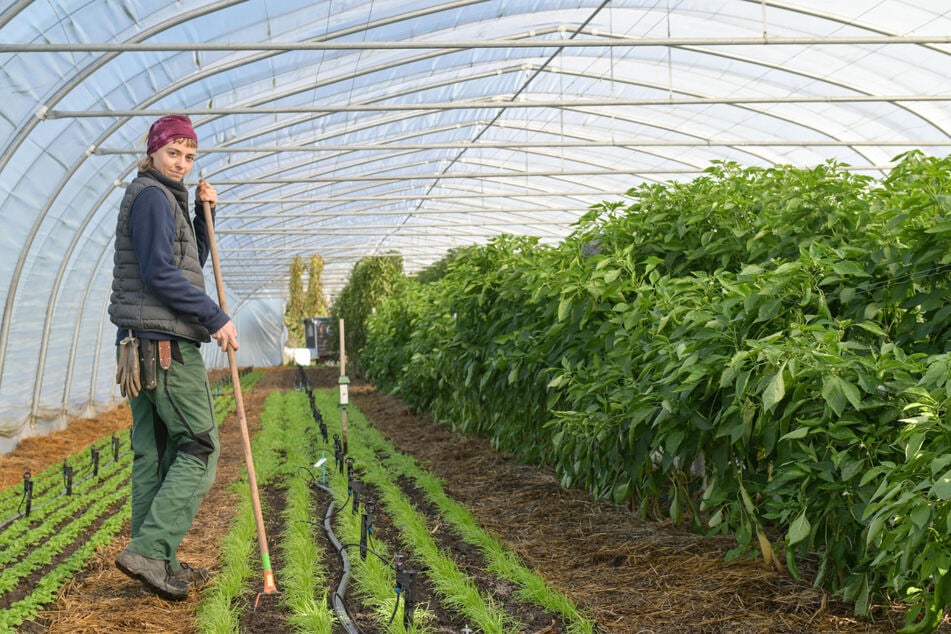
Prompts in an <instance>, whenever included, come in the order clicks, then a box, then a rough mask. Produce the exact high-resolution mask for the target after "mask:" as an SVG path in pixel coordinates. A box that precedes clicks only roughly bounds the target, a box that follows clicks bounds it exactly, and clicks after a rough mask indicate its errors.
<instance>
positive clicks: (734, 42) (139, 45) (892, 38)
mask: <svg viewBox="0 0 951 634" xmlns="http://www.w3.org/2000/svg"><path fill="white" fill-rule="evenodd" d="M525 35H527V36H529V37H531V36H532V35H533V33H532V32H528V33H525ZM886 44H951V36H946V35H867V36H854V37H735V38H711V37H670V38H638V37H611V36H609V37H606V38H604V39H601V38H599V39H594V38H591V39H571V40H568V39H565V40H539V39H517V40H516V39H511V40H508V39H501V40H378V41H359V42H354V41H319V42H313V41H312V42H129V43H115V44H107V43H87V44H80V43H46V44H26V45H24V44H0V53H150V52H188V53H192V52H195V51H198V52H202V51H209V52H220V51H224V52H229V51H295V52H296V51H346V50H349V51H372V50H418V49H426V50H469V49H483V48H617V47H622V48H625V47H644V46H652V47H657V46H661V47H669V46H672V47H694V46H861V45H872V46H879V45H886Z"/></svg>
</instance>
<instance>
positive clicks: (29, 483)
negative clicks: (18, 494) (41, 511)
mask: <svg viewBox="0 0 951 634" xmlns="http://www.w3.org/2000/svg"><path fill="white" fill-rule="evenodd" d="M23 501H24V502H26V508H25V509H24V510H23V515H25V516H26V517H29V516H30V510H32V508H33V478H32V475H31V474H30V470H29V469H27V470H26V471H24V472H23Z"/></svg>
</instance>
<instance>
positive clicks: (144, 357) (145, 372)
mask: <svg viewBox="0 0 951 634" xmlns="http://www.w3.org/2000/svg"><path fill="white" fill-rule="evenodd" d="M156 362H157V363H156ZM139 367H140V368H141V370H142V389H145V390H154V389H155V386H156V385H158V367H161V368H162V369H163V370H168V369H169V368H170V367H172V342H171V341H169V340H168V339H140V340H139Z"/></svg>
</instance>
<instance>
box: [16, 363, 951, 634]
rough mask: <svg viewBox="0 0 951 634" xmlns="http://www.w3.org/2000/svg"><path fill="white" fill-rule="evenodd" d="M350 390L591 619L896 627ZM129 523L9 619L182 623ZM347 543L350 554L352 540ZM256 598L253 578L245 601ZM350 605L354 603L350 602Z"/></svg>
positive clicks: (208, 553)
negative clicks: (130, 560) (139, 569)
mask: <svg viewBox="0 0 951 634" xmlns="http://www.w3.org/2000/svg"><path fill="white" fill-rule="evenodd" d="M295 373H296V369H294V368H271V369H266V370H264V376H263V378H262V379H261V380H260V381H259V382H258V383H257V384H256V385H255V386H254V388H253V389H251V390H248V391H247V392H246V393H245V394H244V405H245V412H246V418H247V424H248V429H249V432H250V433H251V434H252V435H253V434H254V433H255V432H256V430H257V425H258V421H259V418H260V413H261V411H262V409H263V405H264V401H265V399H266V397H267V395H268V394H269V393H270V392H271V391H272V390H290V389H294V388H295V384H294V381H295ZM307 375H308V381H309V384H310V386H311V387H313V388H315V389H317V388H333V387H335V386H336V385H337V379H338V378H339V371H338V370H337V369H336V368H333V367H311V368H309V369H308V370H307ZM212 378H213V380H214V379H215V377H214V376H213V377H212ZM218 378H220V377H218ZM350 394H351V402H352V404H353V405H355V406H356V407H358V408H359V409H360V411H362V412H363V413H364V414H365V415H366V416H367V418H368V419H369V420H370V421H371V422H372V423H373V424H374V425H375V426H376V427H377V428H379V429H380V430H381V431H382V432H383V433H384V434H385V435H386V436H388V437H389V438H390V440H391V441H392V442H393V443H394V445H396V446H397V448H398V449H399V450H401V451H403V452H406V453H408V454H410V455H413V456H414V457H415V458H416V460H417V461H418V462H419V463H420V464H421V465H422V466H423V467H425V468H427V469H429V470H430V471H431V472H432V473H433V474H435V475H436V476H438V477H439V478H441V479H442V481H443V482H444V486H445V489H446V492H447V493H448V494H449V495H451V496H452V497H453V498H454V499H455V500H456V501H458V502H459V503H461V504H462V505H464V506H465V507H467V508H468V509H469V511H470V512H471V513H472V514H473V516H474V517H475V518H476V520H477V521H478V522H479V523H480V524H481V526H482V527H483V528H485V529H486V530H488V531H490V532H491V533H493V534H494V535H495V536H496V537H497V538H498V539H499V540H500V541H502V542H503V543H504V544H506V545H507V546H508V547H510V548H511V549H513V550H514V551H515V552H517V553H518V555H519V556H520V557H521V558H522V559H523V561H524V562H525V563H526V564H527V565H528V566H530V567H531V568H532V569H534V570H535V571H536V572H537V573H538V574H540V575H541V576H542V577H544V578H545V579H546V580H547V581H548V583H549V584H550V585H551V586H553V587H555V588H557V589H558V590H560V591H561V592H563V593H565V594H567V595H568V596H570V597H571V598H572V599H573V600H574V601H575V603H576V604H577V605H579V606H580V607H581V608H582V610H584V611H585V612H587V613H588V614H590V615H591V616H592V617H593V618H594V620H595V621H596V622H597V624H598V627H599V628H600V629H601V630H602V631H603V632H606V633H611V634H613V633H617V634H634V633H639V632H696V633H701V632H704V633H707V632H710V633H713V632H730V633H741V632H771V633H772V632H894V631H895V630H896V629H897V628H898V627H900V624H901V621H902V618H903V615H902V614H901V611H900V610H899V609H896V608H894V607H891V606H879V607H877V608H876V610H875V615H874V618H872V619H869V620H860V619H858V618H856V617H854V616H853V615H852V613H851V607H850V606H849V605H846V604H843V603H840V602H837V601H834V600H833V599H832V598H831V597H829V596H827V595H826V594H824V593H822V592H820V591H818V590H814V589H813V588H811V587H810V586H809V585H808V584H805V583H800V582H796V581H794V580H793V579H792V578H790V577H789V576H788V574H784V573H782V572H780V571H777V570H776V569H775V568H772V567H769V566H766V565H764V564H763V563H762V562H760V561H758V560H751V559H736V560H733V561H730V562H726V561H725V560H724V556H725V554H726V552H727V551H728V550H729V549H730V548H732V547H733V546H734V545H735V544H734V543H733V542H732V541H731V540H729V539H727V538H708V537H702V536H698V535H696V534H693V533H690V532H688V531H686V530H684V529H681V528H679V527H675V526H672V525H671V524H669V523H663V522H660V523H658V522H647V521H643V520H641V519H640V518H639V517H637V516H636V515H633V514H632V513H630V512H629V511H628V510H626V509H624V508H619V507H617V506H614V505H611V504H607V503H605V502H599V501H595V500H592V499H591V498H590V496H589V495H587V493H585V492H584V491H579V490H573V489H564V488H562V487H561V486H560V484H559V482H558V479H557V478H556V477H555V475H554V474H553V473H551V472H550V471H548V470H546V469H543V468H538V467H534V466H529V465H523V464H519V463H518V462H517V461H516V460H515V459H513V458H512V457H511V456H508V455H506V454H504V453H500V452H498V451H496V450H495V449H493V448H492V446H491V444H490V443H489V442H488V441H487V440H486V439H481V438H473V437H465V436H461V435H459V434H456V433H454V432H452V431H451V430H449V429H447V428H446V427H444V426H442V425H439V424H438V423H436V422H434V421H433V420H431V419H430V418H429V417H428V416H427V415H425V414H422V413H419V412H416V411H414V410H412V409H411V408H409V407H407V406H406V405H405V404H404V403H402V401H400V400H399V399H398V398H396V397H394V396H389V395H385V394H380V393H378V392H377V391H375V390H374V389H373V387H372V386H369V385H366V384H365V383H361V382H360V381H359V380H356V379H354V378H353V377H351V385H350ZM130 423H131V418H130V414H129V410H128V408H127V407H125V406H121V407H118V408H116V409H115V410H112V411H110V412H107V413H105V414H103V415H101V416H98V417H95V418H92V419H82V420H76V421H72V422H71V423H70V425H69V426H68V428H67V429H66V430H64V431H61V432H56V433H54V434H51V435H49V436H44V437H41V438H31V439H27V440H25V441H24V442H22V443H21V444H20V445H19V446H18V447H17V449H16V450H15V451H14V452H12V453H10V454H6V455H3V456H0V488H2V487H7V486H16V485H19V484H21V483H22V478H23V472H24V471H25V470H27V469H29V470H31V471H33V472H34V473H38V472H39V471H41V470H42V469H44V468H46V467H47V466H49V465H51V464H54V463H56V462H60V461H62V460H63V459H65V458H66V457H68V456H70V455H73V454H75V453H77V452H78V451H82V450H83V449H85V448H87V447H88V446H89V445H90V444H91V443H92V442H93V441H96V440H100V439H102V438H103V437H105V436H108V435H109V434H110V433H112V432H116V431H122V430H127V429H128V427H129V425H130ZM220 438H221V442H222V454H221V458H220V460H219V467H218V476H217V480H216V483H215V485H214V487H213V488H212V490H211V492H210V493H209V495H208V497H207V498H206V500H205V502H204V503H203V504H202V507H201V510H200V511H199V515H198V517H197V518H196V520H195V522H194V524H193V526H192V529H191V530H190V531H189V533H188V535H187V536H186V537H185V540H184V541H183V543H182V546H181V549H180V551H179V555H180V558H181V559H183V560H184V561H187V562H188V563H189V564H191V565H193V566H200V567H204V568H209V569H211V570H212V572H214V571H215V569H216V567H217V565H218V561H219V547H220V539H221V537H222V536H223V535H224V534H225V533H226V532H227V531H228V530H229V528H230V523H231V520H232V513H233V509H234V508H235V506H236V504H235V493H234V492H233V490H232V487H231V484H232V483H234V482H235V481H237V480H238V479H239V477H240V475H241V473H242V471H243V469H244V454H243V444H242V440H241V435H240V430H239V425H238V423H237V419H236V417H235V415H234V414H232V415H230V416H228V417H227V418H225V419H224V420H223V421H221V426H220ZM401 485H402V486H403V490H404V492H406V493H407V495H408V496H409V497H410V498H411V500H413V502H414V504H416V506H417V508H418V509H419V510H420V511H421V512H423V513H425V514H426V516H427V517H428V518H429V521H430V525H431V526H432V531H433V535H434V537H435V538H436V539H437V540H438V541H439V544H440V546H441V547H442V548H443V549H445V550H447V551H448V552H452V553H453V556H454V557H455V558H456V560H457V562H459V565H460V568H462V569H464V570H466V573H467V574H469V575H470V576H471V577H472V578H473V580H474V582H475V583H476V584H477V585H478V586H479V587H484V588H486V591H491V592H492V594H493V595H496V596H499V597H502V598H503V600H506V601H508V602H509V603H507V604H506V607H507V609H509V610H510V611H511V612H512V613H514V614H518V615H519V617H520V618H522V620H523V622H525V623H526V624H528V627H530V628H531V629H530V630H529V632H526V634H542V633H554V632H563V631H564V625H563V624H562V623H561V622H560V621H559V620H558V619H557V618H556V617H553V616H551V615H548V614H545V613H543V612H542V611H539V610H538V609H537V608H531V607H530V606H524V605H519V604H518V602H517V601H516V599H515V598H514V597H513V596H512V592H511V591H509V589H506V588H504V587H499V583H498V580H497V579H495V578H493V577H492V576H491V575H490V574H487V573H485V571H484V570H483V567H482V565H481V558H480V556H479V553H478V552H477V551H475V550H474V549H472V548H471V546H468V545H467V544H466V543H465V542H464V541H462V540H461V539H460V538H459V536H458V535H455V534H453V533H452V532H451V531H449V530H447V529H445V528H444V527H442V526H441V525H440V524H439V522H438V519H437V516H436V513H435V511H434V510H433V509H431V508H430V507H429V505H428V504H427V503H426V501H425V499H424V498H423V497H422V496H421V495H419V492H418V491H416V490H415V488H414V487H413V486H412V483H409V482H405V483H401ZM261 494H262V500H265V501H266V503H267V504H268V505H270V506H277V507H280V506H282V504H283V492H282V490H281V489H280V488H279V487H276V486H270V485H269V486H268V487H265V488H263V489H262V492H261ZM367 495H371V496H372V492H369V493H367ZM315 501H316V508H317V509H319V512H320V513H321V514H322V513H323V511H324V509H325V508H326V495H324V494H321V493H320V492H319V491H318V492H315ZM348 512H349V511H348ZM382 515H383V514H379V515H378V517H377V518H376V519H375V531H377V532H375V535H377V536H378V537H379V538H380V539H383V537H384V535H386V540H387V541H388V542H389V543H396V542H397V541H398V538H399V536H398V531H397V530H395V529H394V528H393V527H387V526H386V521H385V517H383V516H382ZM269 516H270V517H272V518H274V517H278V516H279V514H278V513H270V514H269ZM276 530H279V527H277V526H270V527H268V534H269V535H271V534H272V531H276ZM128 539H129V535H128V527H126V529H125V530H124V532H123V533H121V534H120V535H119V536H118V538H117V539H116V540H115V541H114V542H113V543H112V544H110V545H108V546H107V547H104V548H102V549H100V551H99V552H98V553H97V556H96V557H95V558H94V559H93V560H92V561H91V562H90V564H89V565H88V566H87V567H86V569H85V570H84V571H83V572H82V573H81V574H79V575H77V576H76V577H75V578H74V579H73V580H72V581H71V582H70V583H69V584H68V585H67V586H66V587H65V588H64V589H63V590H62V592H61V593H60V596H59V599H58V600H57V602H56V603H55V604H54V605H51V606H50V607H49V608H48V609H47V610H45V611H44V612H43V613H41V615H40V616H39V617H38V619H37V620H36V622H34V623H30V624H25V625H24V626H23V627H21V629H20V631H21V632H63V633H67V632H68V633H69V634H82V633H93V632H95V633H97V634H99V633H111V632H117V633H118V632H123V633H125V632H132V631H136V632H192V631H195V628H194V627H193V626H192V625H190V624H191V623H193V621H194V616H193V612H194V609H195V606H196V605H197V603H198V601H199V599H200V593H197V592H193V593H192V596H191V597H189V599H188V600H186V601H183V602H177V603H170V602H166V601H163V600H161V599H159V598H157V597H155V596H153V595H151V594H149V593H148V592H146V591H145V590H143V588H142V587H141V585H140V584H139V583H138V582H135V581H133V580H131V579H129V578H127V577H125V576H124V575H122V574H121V573H120V572H118V570H116V568H115V566H114V564H113V560H114V559H115V556H116V555H117V554H118V552H119V551H120V550H121V549H122V548H123V547H124V546H125V544H126V543H127V542H128ZM270 541H274V540H270ZM327 550H328V552H329V551H332V549H327ZM270 555H271V559H272V564H273V567H274V570H275V574H276V577H277V580H278V585H279V584H280V565H281V561H280V552H279V551H278V552H275V550H274V549H273V548H272V550H271V552H270ZM353 556H359V554H358V553H357V552H356V551H355V550H354V551H353V552H352V553H351V557H353ZM334 559H335V557H329V558H328V559H327V561H325V565H326V566H327V569H328V570H331V571H333V570H334V566H336V569H337V570H338V573H336V574H339V562H337V563H336V564H335V563H334V561H333V560H334ZM421 577H422V575H421ZM257 590H258V591H260V590H261V589H260V588H258V589H257ZM419 592H420V593H421V596H426V597H427V601H429V602H430V603H431V604H433V603H434V602H435V600H434V599H432V596H431V591H430V590H429V589H428V588H427V587H426V586H425V582H423V585H421V586H420V589H419ZM255 598H256V595H255V592H253V591H252V592H251V593H250V594H249V596H248V597H247V601H248V603H249V604H251V603H253V602H254V601H255ZM350 600H351V599H349V598H348V601H350ZM349 607H350V608H351V609H352V610H353V611H354V613H355V615H357V617H356V618H360V617H359V614H360V611H361V607H360V606H359V605H350V606H349ZM283 610H284V607H283V606H282V603H281V601H279V600H276V599H275V597H268V596H265V597H264V600H263V601H261V603H260V605H259V608H258V610H256V611H254V614H253V616H252V617H251V618H252V619H253V620H246V621H245V623H244V624H243V626H242V627H243V628H244V631H247V632H254V633H255V634H258V633H260V632H281V631H289V628H288V627H287V626H286V624H285V623H284V616H285V615H284V613H283ZM438 618H439V619H440V621H441V622H442V620H443V619H445V623H446V625H445V626H442V627H441V629H440V630H439V631H445V632H447V633H448V632H458V631H462V629H461V628H462V627H463V626H464V624H462V623H460V621H459V619H458V617H454V616H453V615H451V614H446V615H444V616H440V617H438ZM946 628H948V626H947V624H945V625H943V626H942V628H941V630H942V631H951V630H949V629H946Z"/></svg>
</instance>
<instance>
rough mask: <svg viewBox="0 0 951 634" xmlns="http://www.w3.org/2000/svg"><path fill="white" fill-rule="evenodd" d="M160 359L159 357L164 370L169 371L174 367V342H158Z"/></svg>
mask: <svg viewBox="0 0 951 634" xmlns="http://www.w3.org/2000/svg"><path fill="white" fill-rule="evenodd" d="M158 357H159V365H161V366H162V369H163V370H168V369H169V368H170V367H172V342H171V341H159V342H158Z"/></svg>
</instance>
